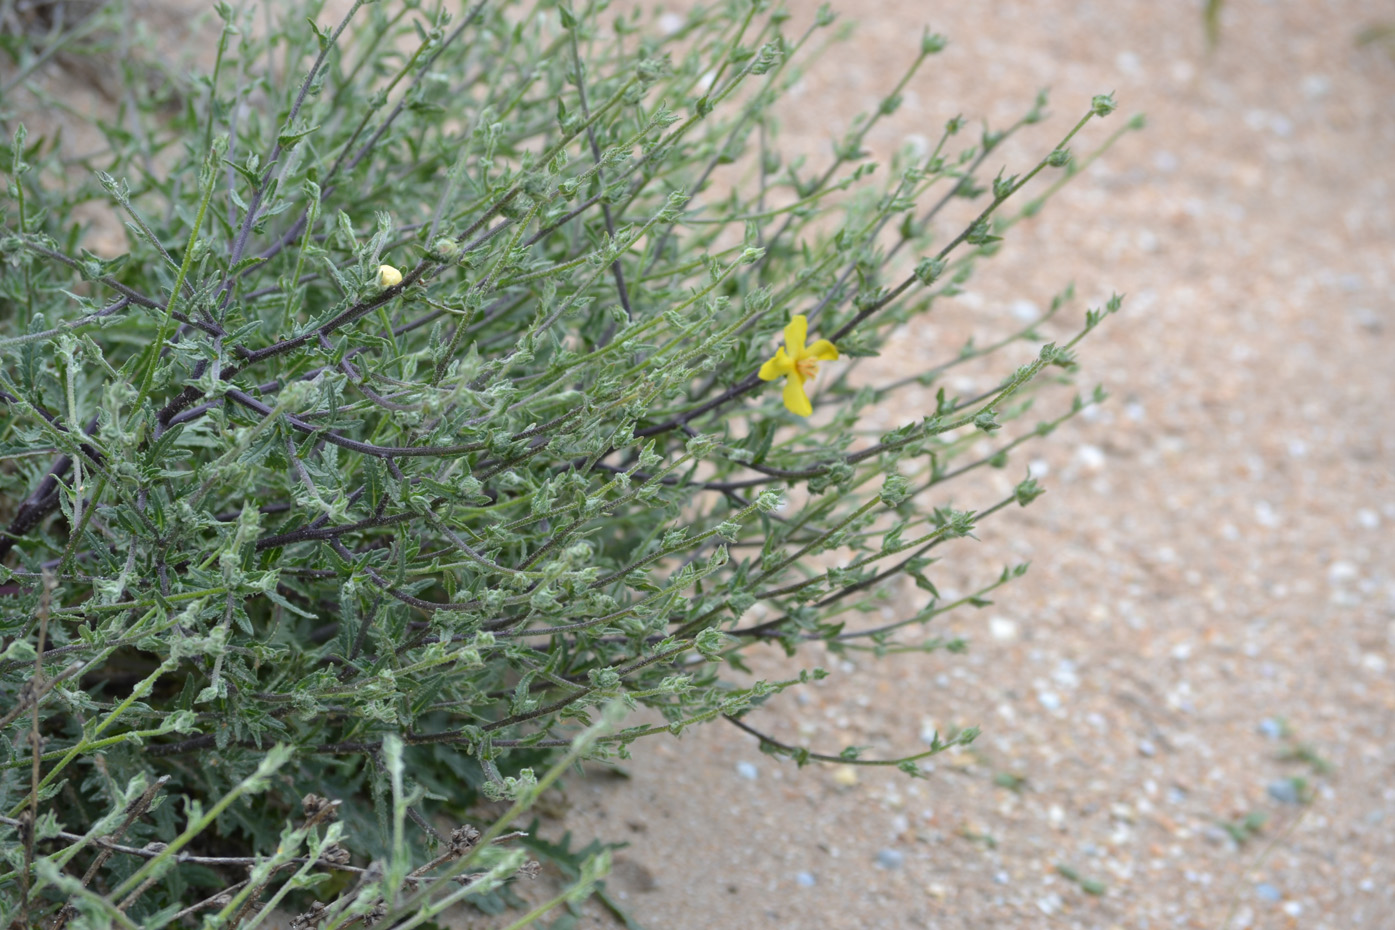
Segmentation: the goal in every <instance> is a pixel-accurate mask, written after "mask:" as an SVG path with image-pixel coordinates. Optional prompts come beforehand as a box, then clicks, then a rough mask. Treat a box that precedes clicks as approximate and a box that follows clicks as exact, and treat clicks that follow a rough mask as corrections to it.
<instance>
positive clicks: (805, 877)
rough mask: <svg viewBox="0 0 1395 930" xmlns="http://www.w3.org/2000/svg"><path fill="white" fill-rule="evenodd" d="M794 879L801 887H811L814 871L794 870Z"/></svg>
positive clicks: (812, 885)
mask: <svg viewBox="0 0 1395 930" xmlns="http://www.w3.org/2000/svg"><path fill="white" fill-rule="evenodd" d="M794 880H795V881H796V882H798V883H799V885H800V886H801V887H803V888H813V887H814V873H813V872H796V873H795V875H794Z"/></svg>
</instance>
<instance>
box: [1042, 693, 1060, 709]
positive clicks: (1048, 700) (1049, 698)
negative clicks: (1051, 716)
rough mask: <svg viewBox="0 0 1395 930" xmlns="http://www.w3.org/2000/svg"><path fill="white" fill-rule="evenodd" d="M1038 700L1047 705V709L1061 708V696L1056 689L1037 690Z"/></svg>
mask: <svg viewBox="0 0 1395 930" xmlns="http://www.w3.org/2000/svg"><path fill="white" fill-rule="evenodd" d="M1037 700H1038V701H1040V702H1041V706H1042V707H1045V708H1046V709H1047V710H1060V709H1061V698H1060V697H1059V696H1058V695H1057V694H1056V692H1054V691H1039V692H1037Z"/></svg>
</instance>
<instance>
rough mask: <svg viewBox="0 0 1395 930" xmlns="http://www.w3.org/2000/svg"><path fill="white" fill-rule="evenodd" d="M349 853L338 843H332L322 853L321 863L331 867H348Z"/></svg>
mask: <svg viewBox="0 0 1395 930" xmlns="http://www.w3.org/2000/svg"><path fill="white" fill-rule="evenodd" d="M349 858H350V856H349V851H348V850H347V849H345V848H344V847H343V846H340V845H339V844H338V843H332V844H330V845H329V846H326V847H325V848H324V849H323V850H321V851H320V861H321V862H326V863H328V864H330V865H348V864H349Z"/></svg>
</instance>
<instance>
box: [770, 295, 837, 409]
mask: <svg viewBox="0 0 1395 930" xmlns="http://www.w3.org/2000/svg"><path fill="white" fill-rule="evenodd" d="M808 335H809V321H808V320H807V319H806V318H805V317H804V315H803V314H796V315H795V316H794V317H792V318H791V319H790V323H789V325H788V326H786V327H785V344H784V346H782V347H781V348H780V349H778V350H777V351H776V352H775V357H774V358H772V359H771V360H770V361H768V362H766V363H765V364H764V365H762V366H760V379H761V380H762V381H774V380H775V379H776V378H780V377H784V378H787V379H788V380H787V381H785V393H784V399H785V406H786V407H787V408H788V409H789V411H790V413H793V414H797V415H798V416H801V417H807V416H808V415H809V414H811V413H813V412H814V406H813V404H811V403H809V395H808V394H806V393H805V392H804V382H805V381H807V380H809V379H810V378H812V377H814V375H816V374H818V371H819V362H821V361H822V362H831V361H834V360H835V359H837V358H838V349H837V348H836V347H835V346H834V345H833V343H831V342H829V341H828V340H827V339H820V340H818V341H817V342H815V343H814V344H813V345H811V346H808V347H806V346H805V345H804V339H805V338H806V337H807V336H808Z"/></svg>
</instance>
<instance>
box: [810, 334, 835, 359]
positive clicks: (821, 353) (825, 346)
mask: <svg viewBox="0 0 1395 930" xmlns="http://www.w3.org/2000/svg"><path fill="white" fill-rule="evenodd" d="M808 354H809V355H812V356H813V357H814V358H816V359H818V360H819V361H821V362H833V361H837V360H838V347H837V346H835V345H834V344H833V343H831V342H829V341H828V340H827V339H820V340H818V341H817V342H815V343H814V344H813V345H811V346H809V352H808Z"/></svg>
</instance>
